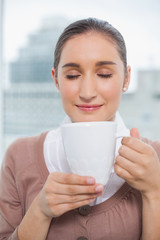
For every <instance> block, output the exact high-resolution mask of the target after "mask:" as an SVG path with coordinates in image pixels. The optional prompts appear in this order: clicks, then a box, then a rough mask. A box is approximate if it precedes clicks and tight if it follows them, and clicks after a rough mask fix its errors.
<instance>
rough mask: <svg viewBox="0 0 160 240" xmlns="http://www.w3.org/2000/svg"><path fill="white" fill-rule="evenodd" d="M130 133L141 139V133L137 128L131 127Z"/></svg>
mask: <svg viewBox="0 0 160 240" xmlns="http://www.w3.org/2000/svg"><path fill="white" fill-rule="evenodd" d="M130 135H131V137H135V138H138V139H140V134H139V132H138V129H137V128H131V130H130Z"/></svg>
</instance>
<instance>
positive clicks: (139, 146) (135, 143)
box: [121, 137, 148, 154]
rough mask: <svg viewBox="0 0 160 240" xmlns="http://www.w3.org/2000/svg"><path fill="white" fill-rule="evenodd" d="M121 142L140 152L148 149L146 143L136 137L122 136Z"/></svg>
mask: <svg viewBox="0 0 160 240" xmlns="http://www.w3.org/2000/svg"><path fill="white" fill-rule="evenodd" d="M121 143H122V145H125V146H128V147H129V148H131V149H133V150H135V151H136V152H139V153H142V154H143V153H145V152H147V151H148V144H146V143H144V142H142V141H141V140H140V139H138V138H133V137H123V139H122V141H121Z"/></svg>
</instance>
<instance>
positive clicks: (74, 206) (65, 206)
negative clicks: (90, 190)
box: [59, 198, 95, 212]
mask: <svg viewBox="0 0 160 240" xmlns="http://www.w3.org/2000/svg"><path fill="white" fill-rule="evenodd" d="M93 201H95V198H93V199H92V198H91V199H88V200H84V201H80V202H76V203H65V204H60V205H59V207H60V208H62V209H63V211H64V212H67V211H69V210H73V209H77V208H80V207H82V206H85V205H89V204H90V203H91V202H93Z"/></svg>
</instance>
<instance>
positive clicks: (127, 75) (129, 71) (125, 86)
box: [123, 66, 131, 92]
mask: <svg viewBox="0 0 160 240" xmlns="http://www.w3.org/2000/svg"><path fill="white" fill-rule="evenodd" d="M130 78H131V67H130V66H127V73H126V75H125V80H124V84H123V91H124V92H126V91H127V90H128V87H129V84H130Z"/></svg>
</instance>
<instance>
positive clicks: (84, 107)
mask: <svg viewBox="0 0 160 240" xmlns="http://www.w3.org/2000/svg"><path fill="white" fill-rule="evenodd" d="M102 106H103V104H94V105H91V104H90V105H87V104H81V105H76V107H77V108H78V109H80V110H81V111H84V112H93V111H96V110H98V109H100V108H101V107H102Z"/></svg>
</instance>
